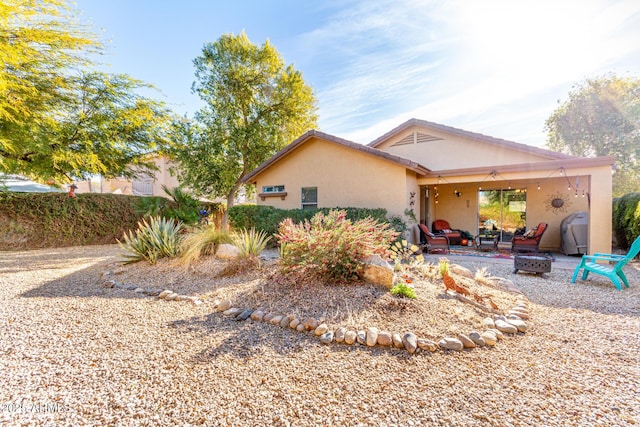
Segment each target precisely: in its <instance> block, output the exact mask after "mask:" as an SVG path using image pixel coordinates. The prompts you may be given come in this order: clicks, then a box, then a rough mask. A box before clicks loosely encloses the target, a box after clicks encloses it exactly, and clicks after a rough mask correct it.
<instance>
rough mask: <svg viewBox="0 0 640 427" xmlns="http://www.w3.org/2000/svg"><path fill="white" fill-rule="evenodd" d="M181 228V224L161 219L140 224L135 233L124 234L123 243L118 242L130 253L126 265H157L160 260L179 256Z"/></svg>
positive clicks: (151, 219) (156, 218) (144, 221)
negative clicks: (140, 262) (140, 263)
mask: <svg viewBox="0 0 640 427" xmlns="http://www.w3.org/2000/svg"><path fill="white" fill-rule="evenodd" d="M181 228H182V223H181V222H179V221H178V222H176V221H174V220H171V219H166V218H161V217H151V218H149V222H147V220H146V219H143V220H142V221H140V222H138V228H137V229H136V230H135V233H134V232H132V231H129V233H125V234H124V236H123V241H122V242H121V241H118V244H119V245H120V247H121V248H122V249H124V250H125V251H127V252H128V254H126V255H125V258H126V259H127V261H126V263H127V264H130V263H133V262H138V261H142V260H147V261H149V263H150V264H155V263H156V262H157V261H158V259H160V258H163V257H171V258H172V257H175V256H177V255H178V251H179V243H180V236H179V232H180V229H181Z"/></svg>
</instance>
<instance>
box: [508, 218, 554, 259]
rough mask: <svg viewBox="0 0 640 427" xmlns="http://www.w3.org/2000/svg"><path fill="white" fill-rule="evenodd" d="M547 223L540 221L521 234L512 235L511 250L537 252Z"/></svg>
mask: <svg viewBox="0 0 640 427" xmlns="http://www.w3.org/2000/svg"><path fill="white" fill-rule="evenodd" d="M547 227H548V224H547V223H546V222H541V223H540V224H538V226H537V227H536V228H532V229H531V230H529V231H528V232H527V233H525V234H524V235H522V236H513V239H511V252H539V249H538V247H539V245H540V239H542V235H543V234H544V232H545V231H546V230H547Z"/></svg>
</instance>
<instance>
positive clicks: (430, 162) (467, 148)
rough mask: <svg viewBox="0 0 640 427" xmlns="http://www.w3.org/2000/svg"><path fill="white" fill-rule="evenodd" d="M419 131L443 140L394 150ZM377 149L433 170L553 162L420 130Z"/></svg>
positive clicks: (402, 146)
mask: <svg viewBox="0 0 640 427" xmlns="http://www.w3.org/2000/svg"><path fill="white" fill-rule="evenodd" d="M415 131H418V132H421V133H426V134H429V135H432V136H435V137H439V138H442V140H438V141H430V142H422V143H418V144H416V143H414V144H410V145H400V146H396V147H392V145H393V144H394V143H395V142H397V141H399V140H401V139H402V138H404V137H405V136H407V135H409V134H412V133H413V132H415ZM376 148H378V149H380V150H383V151H387V152H389V153H393V154H397V155H399V156H402V157H405V158H407V159H411V160H413V161H415V162H418V163H420V164H421V165H422V166H425V167H426V168H428V169H430V170H446V169H461V168H469V167H483V166H487V167H489V166H491V167H494V166H499V165H511V164H521V163H530V162H537V161H541V160H549V157H543V156H541V155H537V154H533V153H527V152H524V151H517V150H512V149H507V148H504V147H500V146H499V145H495V144H489V143H487V142H483V141H479V140H471V139H467V138H463V137H461V136H458V135H452V134H448V133H444V132H439V131H436V130H432V129H429V128H424V127H419V126H413V127H411V128H408V129H406V130H405V131H403V132H401V133H399V134H397V135H395V136H394V137H393V138H392V139H390V140H388V141H385V142H384V143H383V144H381V145H379V146H377V147H376Z"/></svg>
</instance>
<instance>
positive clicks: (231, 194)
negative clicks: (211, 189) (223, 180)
mask: <svg viewBox="0 0 640 427" xmlns="http://www.w3.org/2000/svg"><path fill="white" fill-rule="evenodd" d="M243 175H244V174H243ZM241 185H242V182H241V181H240V180H238V181H236V183H235V185H234V186H233V188H232V189H231V191H230V192H229V194H227V209H226V210H225V211H224V215H222V223H221V224H220V228H222V231H226V232H228V231H229V209H231V208H232V207H233V204H234V200H235V198H236V193H237V192H238V190H239V189H240V186H241Z"/></svg>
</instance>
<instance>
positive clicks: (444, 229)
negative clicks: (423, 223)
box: [431, 219, 462, 245]
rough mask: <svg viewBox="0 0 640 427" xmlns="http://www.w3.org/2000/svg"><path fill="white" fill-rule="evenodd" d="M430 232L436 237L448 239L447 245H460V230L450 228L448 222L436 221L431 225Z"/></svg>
mask: <svg viewBox="0 0 640 427" xmlns="http://www.w3.org/2000/svg"><path fill="white" fill-rule="evenodd" d="M431 230H433V234H435V235H436V236H446V237H447V239H449V243H451V244H452V245H459V244H461V243H462V230H457V229H453V228H451V226H450V225H449V222H448V221H445V220H444V219H436V220H435V221H433V224H431Z"/></svg>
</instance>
